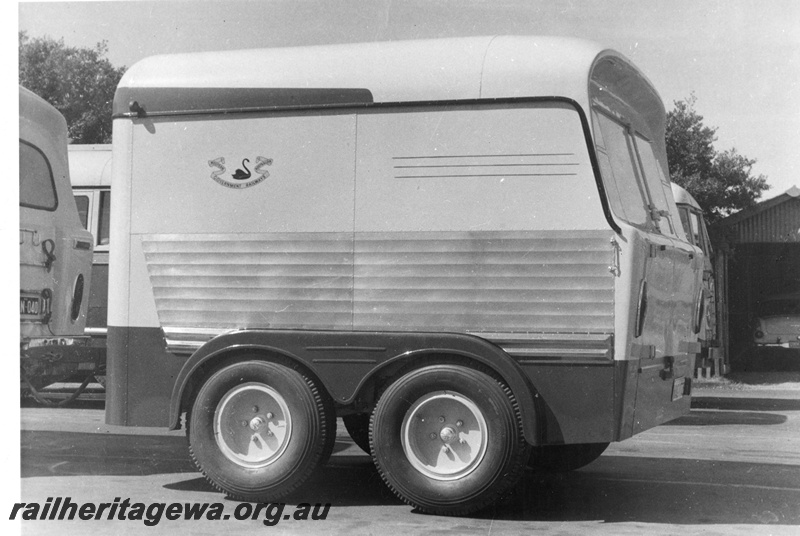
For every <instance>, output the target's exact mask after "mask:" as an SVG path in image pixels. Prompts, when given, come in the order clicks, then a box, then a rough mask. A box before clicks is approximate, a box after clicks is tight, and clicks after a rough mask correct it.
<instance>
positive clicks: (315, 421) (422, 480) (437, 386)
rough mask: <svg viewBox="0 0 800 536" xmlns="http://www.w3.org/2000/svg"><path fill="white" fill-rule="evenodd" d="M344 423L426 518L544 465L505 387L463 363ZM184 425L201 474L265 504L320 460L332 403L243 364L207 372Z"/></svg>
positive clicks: (412, 378)
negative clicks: (527, 468)
mask: <svg viewBox="0 0 800 536" xmlns="http://www.w3.org/2000/svg"><path fill="white" fill-rule="evenodd" d="M367 419H369V420H367ZM344 422H345V425H346V426H347V428H348V431H349V432H350V433H351V435H352V436H353V437H354V439H355V440H356V442H357V444H358V445H359V446H360V447H362V448H363V449H365V450H366V451H367V452H370V453H371V455H372V458H373V460H374V462H375V465H376V467H377V468H378V471H379V473H380V475H381V477H382V478H383V480H384V481H385V482H386V484H387V485H388V486H389V487H390V488H391V489H392V490H393V491H394V492H395V493H396V494H397V495H398V496H399V497H400V498H402V499H403V500H404V501H406V502H407V503H409V504H411V505H413V506H415V507H416V508H418V509H419V510H421V511H424V512H429V513H434V514H443V515H464V514H468V513H471V512H475V511H477V510H479V509H481V508H483V507H485V506H487V505H489V504H491V503H492V502H494V501H495V500H497V499H498V498H499V497H500V496H501V495H503V494H504V493H505V492H506V491H508V489H509V488H510V487H512V486H513V485H514V484H515V483H516V482H517V480H518V479H519V478H520V477H521V476H522V474H523V471H524V468H525V466H526V465H527V464H529V463H531V464H533V462H534V460H538V461H539V462H540V463H543V462H544V461H546V460H547V459H549V458H547V457H546V456H544V455H543V454H542V451H541V447H540V448H539V456H537V454H536V452H537V451H534V453H533V455H531V447H530V446H529V445H528V444H527V443H526V442H525V439H524V436H523V432H522V422H521V416H520V413H519V409H518V407H517V403H516V400H515V399H514V396H513V394H512V393H511V391H510V390H509V389H508V387H507V386H506V385H504V384H503V383H502V382H500V381H498V380H497V379H495V378H493V377H492V376H490V375H488V374H486V373H484V372H481V371H478V370H474V369H471V368H466V367H463V366H457V365H433V366H428V367H424V368H420V369H417V370H413V371H411V372H408V373H407V374H405V375H403V376H402V377H400V378H399V379H397V380H396V381H395V382H393V383H392V384H391V385H389V387H388V388H387V389H386V390H385V391H384V392H383V394H382V396H381V397H380V399H379V401H378V403H377V406H376V407H375V410H374V411H373V412H372V415H371V416H369V417H368V416H365V415H354V416H349V417H345V419H344ZM188 424H189V426H188V431H187V433H188V436H189V444H190V450H191V453H192V457H193V458H194V460H195V462H196V463H197V465H198V467H199V468H200V469H201V471H202V472H203V473H204V474H205V476H206V477H207V478H208V479H209V480H210V481H211V482H212V483H213V484H215V485H216V486H217V487H219V488H220V489H222V490H223V491H225V492H227V493H228V494H229V495H230V496H232V497H235V498H238V499H242V500H248V501H261V502H272V501H276V500H277V499H279V498H281V497H283V496H285V495H287V494H288V493H290V492H292V491H293V490H295V489H296V488H297V487H298V486H300V485H301V484H302V483H303V482H304V481H305V480H306V478H308V476H309V475H310V474H311V473H312V472H313V470H314V469H315V468H316V467H317V465H318V464H320V463H322V462H324V461H325V460H326V459H327V457H328V456H330V453H331V451H332V449H333V444H334V441H335V437H336V421H335V414H334V409H333V407H332V403H331V402H330V400H329V399H328V398H327V397H326V396H324V395H323V394H321V393H320V392H319V391H318V390H317V388H316V387H315V385H314V383H313V382H312V381H311V379H310V378H308V377H306V376H305V375H303V374H302V373H301V372H299V371H296V370H293V369H292V368H289V367H287V366H284V365H280V364H277V363H271V362H264V361H258V360H255V359H253V360H244V361H240V362H236V363H233V364H230V365H228V366H225V367H223V368H222V369H220V370H219V371H217V372H215V373H214V374H213V375H211V377H210V378H209V379H208V380H207V381H206V382H205V383H204V384H203V386H202V387H201V388H200V391H199V392H198V394H197V397H196V399H195V401H194V404H193V406H192V410H191V412H190V415H189V420H188ZM590 450H591V452H590V453H589V454H588V455H594V453H595V451H596V450H597V449H590ZM545 452H546V453H553V452H555V451H545ZM600 452H602V450H601V451H600ZM596 456H599V453H597V454H596ZM596 456H595V457H596ZM552 463H553V464H557V463H558V460H556V461H554V462H552Z"/></svg>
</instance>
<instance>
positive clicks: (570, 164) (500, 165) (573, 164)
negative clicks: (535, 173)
mask: <svg viewBox="0 0 800 536" xmlns="http://www.w3.org/2000/svg"><path fill="white" fill-rule="evenodd" d="M580 165H581V164H580V163H579V162H565V163H552V164H551V163H536V164H441V165H435V166H422V165H418V166H392V167H393V168H394V169H433V168H446V169H452V168H482V167H486V168H493V167H494V168H496V167H543V166H553V167H556V166H580Z"/></svg>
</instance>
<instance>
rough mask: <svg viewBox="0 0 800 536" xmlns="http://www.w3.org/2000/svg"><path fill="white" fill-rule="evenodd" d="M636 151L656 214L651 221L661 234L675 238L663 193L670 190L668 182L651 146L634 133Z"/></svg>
mask: <svg viewBox="0 0 800 536" xmlns="http://www.w3.org/2000/svg"><path fill="white" fill-rule="evenodd" d="M636 149H637V152H638V154H639V162H640V163H641V166H642V172H643V174H644V178H645V182H646V185H647V189H648V190H649V193H650V202H651V203H652V208H653V210H654V212H655V214H658V216H655V215H654V216H655V217H654V218H653V219H654V220H655V221H656V223H657V224H658V228H659V230H660V231H661V232H662V233H664V234H668V235H670V236H675V229H674V226H673V223H672V216H671V213H670V210H669V203H668V202H667V196H666V193H665V189H667V190H671V186H670V184H669V181H667V180H666V178H665V177H664V173H663V171H662V169H663V168H662V167H661V164H660V163H659V161H658V158H656V155H655V152H654V151H653V146H652V144H651V143H650V142H649V141H648V140H646V139H645V138H644V137H643V136H642V135H641V134H639V133H636Z"/></svg>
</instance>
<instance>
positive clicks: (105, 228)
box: [97, 190, 111, 246]
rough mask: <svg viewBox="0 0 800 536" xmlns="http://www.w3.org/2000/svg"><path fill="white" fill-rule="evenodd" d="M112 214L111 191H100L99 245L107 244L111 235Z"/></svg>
mask: <svg viewBox="0 0 800 536" xmlns="http://www.w3.org/2000/svg"><path fill="white" fill-rule="evenodd" d="M110 215H111V192H109V191H107V190H106V191H101V192H100V209H99V213H98V216H97V222H98V223H97V245H98V246H107V245H108V237H109V230H110V227H109V220H110Z"/></svg>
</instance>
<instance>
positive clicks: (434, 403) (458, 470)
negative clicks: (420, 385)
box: [401, 391, 489, 480]
mask: <svg viewBox="0 0 800 536" xmlns="http://www.w3.org/2000/svg"><path fill="white" fill-rule="evenodd" d="M401 437H402V442H403V450H404V451H405V454H406V457H407V458H408V461H409V462H411V465H412V466H413V467H414V468H415V469H417V470H418V471H419V472H421V473H423V474H425V475H427V476H429V477H431V478H433V479H436V480H456V479H458V478H462V477H464V476H466V475H468V474H470V473H471V472H472V471H474V470H475V469H476V468H477V467H478V465H480V463H481V460H482V459H483V456H484V455H485V454H486V445H487V442H488V437H489V436H488V434H487V428H486V420H485V419H484V417H483V414H482V413H481V411H480V410H479V409H478V406H476V405H475V403H474V402H472V400H470V399H468V398H467V397H465V396H462V395H460V394H458V393H453V392H448V391H437V392H434V393H430V394H428V395H425V396H423V397H422V398H420V399H419V400H417V401H416V402H415V403H414V405H413V406H411V408H409V410H408V411H407V412H406V415H405V417H404V419H403V426H402V429H401Z"/></svg>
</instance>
